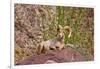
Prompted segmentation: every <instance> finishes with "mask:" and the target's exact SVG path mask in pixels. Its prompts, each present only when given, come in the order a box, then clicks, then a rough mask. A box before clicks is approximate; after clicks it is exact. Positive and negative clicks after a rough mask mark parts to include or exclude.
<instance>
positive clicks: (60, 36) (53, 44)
mask: <svg viewBox="0 0 100 69" xmlns="http://www.w3.org/2000/svg"><path fill="white" fill-rule="evenodd" d="M65 30H68V31H69V35H68V38H70V36H71V33H72V29H71V28H70V27H69V26H65V27H64V28H63V27H62V26H61V25H59V26H58V28H57V37H56V38H54V39H49V40H47V41H42V42H41V43H39V44H38V46H37V53H38V54H41V53H46V52H47V51H50V49H51V48H52V49H54V50H57V49H59V50H62V49H63V48H64V46H65V43H64V37H65V35H64V31H65Z"/></svg>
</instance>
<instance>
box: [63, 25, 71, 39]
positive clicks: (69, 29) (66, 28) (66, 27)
mask: <svg viewBox="0 0 100 69" xmlns="http://www.w3.org/2000/svg"><path fill="white" fill-rule="evenodd" d="M64 29H65V30H68V31H69V35H68V38H70V37H71V34H72V29H71V27H69V26H65V27H64Z"/></svg>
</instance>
